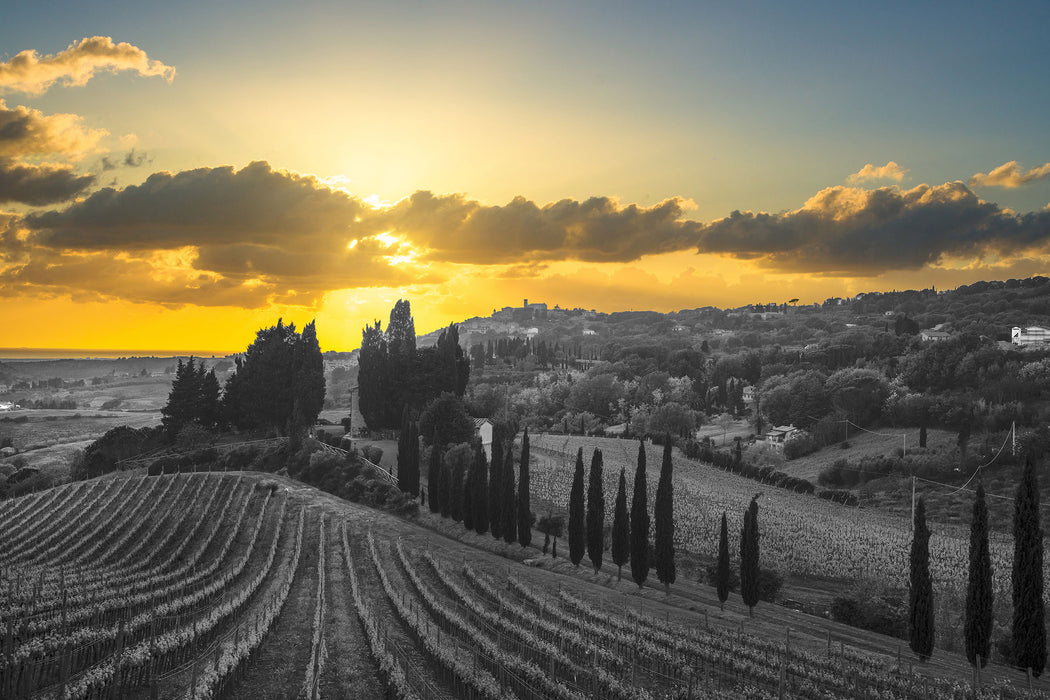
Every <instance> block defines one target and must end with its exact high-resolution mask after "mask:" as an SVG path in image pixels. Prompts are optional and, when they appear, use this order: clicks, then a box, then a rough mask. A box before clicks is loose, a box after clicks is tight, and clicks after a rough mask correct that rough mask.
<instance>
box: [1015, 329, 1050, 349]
mask: <svg viewBox="0 0 1050 700" xmlns="http://www.w3.org/2000/svg"><path fill="white" fill-rule="evenodd" d="M1010 341H1011V342H1012V343H1013V344H1014V345H1042V344H1046V343H1050V329H1047V328H1043V327H1042V326H1028V327H1027V328H1020V327H1018V326H1014V327H1013V329H1012V330H1011V331H1010Z"/></svg>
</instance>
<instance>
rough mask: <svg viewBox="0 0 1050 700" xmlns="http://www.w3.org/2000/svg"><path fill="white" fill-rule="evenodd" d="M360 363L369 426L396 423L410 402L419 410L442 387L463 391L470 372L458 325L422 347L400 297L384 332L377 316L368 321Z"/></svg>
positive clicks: (360, 390)
mask: <svg viewBox="0 0 1050 700" xmlns="http://www.w3.org/2000/svg"><path fill="white" fill-rule="evenodd" d="M358 366H359V369H358V382H357V383H358V397H359V400H360V404H359V405H360V410H361V415H362V416H363V417H364V419H365V423H366V424H367V425H368V428H369V429H371V430H382V429H387V430H390V429H395V428H397V427H398V426H399V424H400V422H401V420H402V416H403V414H404V411H405V408H406V407H408V408H410V409H412V410H414V411H415V412H417V413H418V412H419V411H421V410H422V408H423V407H424V406H425V405H426V404H427V402H429V401H430V400H432V399H434V398H435V397H437V396H439V395H441V394H442V393H444V392H450V393H453V394H455V395H456V396H462V395H463V392H464V391H465V390H466V388H467V380H468V379H469V378H470V359H469V358H468V357H467V356H466V354H465V353H464V352H463V348H462V347H460V344H459V327H458V326H457V325H456V324H454V323H452V324H449V326H448V328H446V329H445V330H443V331H442V332H441V335H440V336H439V337H438V342H437V345H435V346H434V347H429V348H422V349H418V348H417V347H416V325H415V320H414V319H413V318H412V307H411V304H410V303H409V301H408V300H407V299H398V301H397V303H396V304H395V305H394V308H393V309H391V311H390V323H389V324H388V325H387V329H386V331H385V332H384V331H383V329H382V324H381V322H380V321H379V320H376V321H375V323H374V324H373V325H366V326H365V328H364V331H363V332H362V335H361V356H360V359H359V361H358Z"/></svg>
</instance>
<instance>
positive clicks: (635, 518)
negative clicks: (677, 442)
mask: <svg viewBox="0 0 1050 700" xmlns="http://www.w3.org/2000/svg"><path fill="white" fill-rule="evenodd" d="M602 468H603V464H602V451H601V450H600V449H595V450H594V453H593V454H592V455H591V468H590V472H589V477H588V486H587V491H586V496H587V498H586V502H584V488H583V479H584V463H583V448H582V447H581V448H579V450H577V452H576V469H575V471H574V473H573V478H572V487H571V489H570V491H569V561H571V562H572V563H573V565H575V566H579V565H580V562H581V561H583V555H584V551H585V550H586V553H587V558H588V559H589V560H590V562H591V566H593V567H594V571H595V572H596V573H597V572H598V571H599V570H601V568H602V562H603V558H604V552H605V492H604V487H603V485H604V480H603V474H602ZM645 469H646V463H645V443H644V442H641V441H639V444H638V461H637V467H636V470H635V474H634V493H633V495H632V498H631V510H630V515H628V510H627V478H626V473H625V470H623V469H621V470H620V479H619V483H618V486H617V491H616V501H615V505H614V508H613V523H612V542H611V545H612V561H613V564H615V565H616V567H617V578H618V579H619V578H620V577H621V576H622V572H623V566H624V564H627V563H630V565H631V578H632V579H634V582H635V583H637V584H638V586H639V587H641V586H642V585H644V584H645V581H646V579H647V578H648V577H649V570H650V568H655V569H656V576H657V578H658V579H659V580H660V582H661V583H662V584H664V588H665V589H666V588H669V587H670V585H671V584H672V583H674V582H675V554H674V491H673V489H674V486H673V484H672V472H673V464H672V461H671V440H670V438H668V439H667V440H666V442H665V444H664V454H663V464H662V465H661V468H660V481H659V483H658V484H657V488H656V502H655V504H654V507H653V519H654V520H655V521H656V522H655V527H654V528H653V531H654V536H655V542H654V543H653V547H652V552H651V553H650V540H649V530H650V520H649V507H648V497H649V494H648V488H647V485H646V472H645Z"/></svg>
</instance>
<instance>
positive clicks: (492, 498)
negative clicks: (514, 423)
mask: <svg viewBox="0 0 1050 700" xmlns="http://www.w3.org/2000/svg"><path fill="white" fill-rule="evenodd" d="M500 438H501V431H500V428H499V426H494V427H493V428H492V460H491V462H490V464H489V503H491V504H492V505H491V507H490V509H489V530H490V531H491V532H492V537H493V539H497V540H498V539H500V538H501V537H502V536H503V529H502V528H501V527H500V526H501V525H502V524H503V523H502V519H501V517H500V511H499V506H500V504H501V503H503V501H502V498H503V462H504V459H505V454H504V452H503V441H502V440H501V439H500Z"/></svg>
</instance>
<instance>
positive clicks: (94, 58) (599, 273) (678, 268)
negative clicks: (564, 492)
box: [0, 2, 1050, 351]
mask: <svg viewBox="0 0 1050 700" xmlns="http://www.w3.org/2000/svg"><path fill="white" fill-rule="evenodd" d="M59 5H61V3H60V4H59ZM1048 8H1050V6H1048V5H1046V4H1044V3H1016V4H1014V3H997V4H995V5H994V6H989V7H983V6H978V7H972V6H967V5H958V4H957V5H953V6H950V8H949V6H938V5H929V6H916V5H914V4H912V3H901V4H886V3H880V4H879V5H878V6H871V7H863V8H861V7H856V8H854V7H842V6H840V4H838V3H772V2H770V3H740V4H736V3H734V4H721V5H711V4H707V3H695V2H689V3H655V4H654V3H609V2H603V3H579V2H559V3H519V4H515V3H455V2H450V3H423V2H416V3H371V4H362V3H320V2H308V3H296V4H294V5H293V4H284V3H259V2H251V3H249V2H241V3H168V4H164V5H157V6H156V7H149V8H141V7H138V6H128V5H123V4H115V3H114V4H110V5H106V6H102V7H100V6H98V5H96V4H91V5H90V7H89V6H87V5H84V4H83V3H69V4H68V6H66V7H64V8H61V9H60V10H59V9H56V6H52V5H46V6H44V5H39V4H37V3H17V4H14V5H13V6H12V7H9V8H5V11H4V15H5V18H4V21H3V22H2V23H0V328H3V335H2V338H0V347H29V348H99V349H102V348H120V349H127V350H153V349H160V348H164V349H196V350H202V349H203V350H206V349H212V350H215V351H230V350H239V349H243V347H244V346H245V345H246V344H247V343H248V342H249V341H250V340H251V339H252V337H253V335H254V332H255V330H257V329H258V328H260V327H263V326H266V325H270V324H272V323H273V322H275V321H276V319H277V317H279V316H283V317H284V318H285V319H286V320H289V319H290V320H293V321H295V322H297V323H299V324H302V323H305V322H306V321H308V320H310V319H312V318H316V319H317V327H318V334H319V337H320V341H321V344H322V348H323V349H326V350H328V349H335V350H350V349H353V348H355V347H357V346H358V345H359V344H360V340H361V330H362V328H363V326H364V325H365V323H367V322H370V321H371V320H373V319H375V318H380V319H384V320H385V319H386V317H387V315H388V313H389V310H390V308H391V306H393V303H394V302H395V301H396V300H397V299H398V298H401V297H407V298H409V299H410V300H411V301H412V310H413V313H414V315H415V320H416V328H417V331H418V332H420V333H423V332H427V331H430V330H433V329H435V328H437V327H439V326H442V325H446V324H448V323H449V322H451V321H458V320H462V319H465V318H469V317H471V316H475V315H488V314H490V313H491V312H492V310H493V309H498V308H500V307H503V306H511V305H514V306H516V305H520V304H521V303H522V300H523V299H524V298H526V297H527V298H528V299H530V300H532V301H544V302H547V303H548V304H549V305H551V306H553V305H555V304H559V305H561V306H563V307H570V308H571V307H584V308H588V309H590V308H593V309H597V310H600V311H619V310H628V309H634V310H639V309H653V310H657V311H672V310H677V309H683V308H695V307H698V306H705V305H714V306H720V307H733V306H739V305H743V304H747V303H750V302H771V301H776V302H781V301H786V300H788V299H792V298H799V299H800V300H801V303H811V302H814V301H822V300H823V299H825V298H827V297H832V296H849V295H853V294H856V293H858V292H861V291H873V290H891V289H908V288H925V287H929V286H931V285H934V286H936V287H937V288H951V287H955V286H958V285H960V284H966V283H970V282H973V281H976V280H979V279H1007V278H1011V277H1028V276H1031V275H1037V274H1047V273H1048V270H1050V264H1048V260H1050V248H1048V240H1050V129H1047V123H1048V121H1047V120H1048V115H1050V90H1048V89H1047V82H1046V81H1047V78H1046V76H1047V75H1050V51H1047V50H1046V41H1045V36H1044V32H1045V28H1046V27H1047V26H1050V9H1048Z"/></svg>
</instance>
